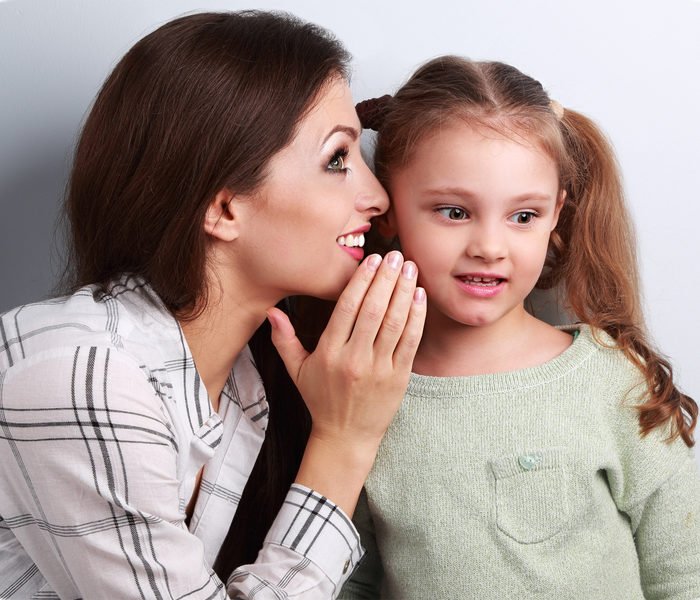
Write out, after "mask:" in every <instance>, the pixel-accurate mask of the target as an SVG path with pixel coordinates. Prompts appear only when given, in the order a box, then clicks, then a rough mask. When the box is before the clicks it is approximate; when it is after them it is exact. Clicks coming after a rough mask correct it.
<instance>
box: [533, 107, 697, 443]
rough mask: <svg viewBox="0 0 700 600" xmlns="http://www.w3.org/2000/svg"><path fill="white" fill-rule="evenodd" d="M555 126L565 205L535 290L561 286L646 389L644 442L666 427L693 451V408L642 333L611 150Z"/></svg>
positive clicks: (576, 125)
mask: <svg viewBox="0 0 700 600" xmlns="http://www.w3.org/2000/svg"><path fill="white" fill-rule="evenodd" d="M560 125H561V129H562V133H563V137H564V144H565V147H566V154H567V155H568V160H570V165H565V166H564V169H563V170H562V171H563V173H562V174H563V181H562V184H563V187H564V189H565V190H566V194H567V197H566V200H565V203H564V208H563V209H562V213H561V216H560V220H559V225H558V226H557V228H556V230H555V232H554V233H553V235H552V240H551V256H550V260H549V261H548V266H549V269H548V270H547V272H546V275H545V277H544V278H543V280H542V281H541V282H540V283H541V284H544V287H548V286H550V285H553V284H556V283H558V282H560V281H561V282H562V283H563V286H564V289H565V296H566V299H567V302H568V305H569V308H570V309H571V311H572V312H573V313H574V314H575V315H576V316H577V317H578V318H579V319H580V320H582V321H584V322H586V323H589V324H590V325H592V326H594V327H597V328H600V329H602V330H603V331H605V332H606V333H608V335H610V336H611V337H612V338H614V339H615V341H616V342H617V345H618V347H619V348H620V349H621V350H622V351H623V352H624V353H625V354H626V355H627V357H628V358H629V359H630V360H631V361H632V362H633V363H634V364H635V365H637V367H638V368H639V369H640V371H641V372H642V374H643V375H644V378H645V379H646V383H647V386H648V389H649V397H648V399H647V401H646V402H644V403H643V404H641V405H640V406H638V407H637V408H638V411H639V424H640V429H641V433H642V435H645V434H647V433H649V432H650V431H651V430H652V429H654V428H656V427H660V426H663V425H664V424H666V423H668V424H669V425H670V439H674V438H676V437H678V436H680V437H681V438H682V439H683V441H684V442H685V443H686V444H687V445H688V446H689V447H691V446H693V445H694V440H693V429H694V427H695V424H696V422H697V417H698V407H697V404H696V403H695V402H694V401H693V399H692V398H690V397H689V396H686V395H684V394H682V393H681V392H680V391H679V390H678V389H677V388H676V387H675V385H674V383H673V370H672V368H671V365H670V364H669V362H668V361H667V360H666V359H665V358H663V357H662V356H661V355H660V354H659V353H658V352H657V351H656V350H655V349H654V347H653V346H652V344H651V343H650V342H649V340H648V334H647V332H646V331H645V327H644V319H643V315H642V309H641V303H640V294H639V274H638V269H637V259H636V255H635V240H634V234H633V232H632V229H631V227H630V223H631V219H630V217H629V214H628V212H627V208H626V206H625V201H624V195H623V191H622V182H621V179H620V174H619V168H618V165H617V162H616V160H615V157H614V153H613V151H612V148H611V147H610V144H609V143H608V141H607V140H606V139H605V136H604V135H603V134H602V133H601V131H600V130H599V129H598V127H597V126H596V125H595V124H594V123H593V122H592V121H591V120H590V119H588V118H587V117H585V116H583V115H581V114H579V113H577V112H574V111H571V110H565V111H564V114H563V115H562V118H561V120H560ZM567 167H568V168H567ZM567 171H568V172H569V174H568V175H567Z"/></svg>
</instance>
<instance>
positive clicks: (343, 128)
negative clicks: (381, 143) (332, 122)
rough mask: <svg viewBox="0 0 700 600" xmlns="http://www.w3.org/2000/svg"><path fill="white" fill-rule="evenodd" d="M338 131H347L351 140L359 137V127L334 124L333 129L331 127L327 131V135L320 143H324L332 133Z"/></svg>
mask: <svg viewBox="0 0 700 600" xmlns="http://www.w3.org/2000/svg"><path fill="white" fill-rule="evenodd" d="M339 131H341V132H343V133H347V134H348V135H349V136H350V137H351V138H352V139H353V141H355V140H356V139H357V138H359V137H360V130H359V129H356V128H355V127H350V126H349V125H336V126H335V127H334V128H333V129H331V130H330V131H329V132H328V135H327V136H326V137H325V138H323V143H322V145H323V144H325V143H326V142H327V141H328V140H329V138H330V137H331V136H332V135H333V134H334V133H338V132H339Z"/></svg>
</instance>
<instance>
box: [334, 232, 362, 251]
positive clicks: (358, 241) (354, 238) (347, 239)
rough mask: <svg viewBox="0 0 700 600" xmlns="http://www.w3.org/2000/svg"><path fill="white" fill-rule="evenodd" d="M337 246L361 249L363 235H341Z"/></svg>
mask: <svg viewBox="0 0 700 600" xmlns="http://www.w3.org/2000/svg"><path fill="white" fill-rule="evenodd" d="M338 245H340V246H348V247H349V248H362V247H363V246H364V245H365V235H364V234H363V233H361V234H360V235H352V234H348V235H341V236H340V237H339V238H338Z"/></svg>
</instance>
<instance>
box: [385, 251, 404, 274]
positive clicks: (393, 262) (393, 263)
mask: <svg viewBox="0 0 700 600" xmlns="http://www.w3.org/2000/svg"><path fill="white" fill-rule="evenodd" d="M386 264H388V265H389V266H390V267H391V268H392V269H394V270H396V269H398V268H399V265H400V264H401V253H400V252H396V251H392V252H389V254H388V255H387V257H386Z"/></svg>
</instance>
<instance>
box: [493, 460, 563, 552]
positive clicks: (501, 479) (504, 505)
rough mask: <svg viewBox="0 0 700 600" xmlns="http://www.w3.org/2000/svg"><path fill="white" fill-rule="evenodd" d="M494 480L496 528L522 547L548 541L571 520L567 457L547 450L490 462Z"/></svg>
mask: <svg viewBox="0 0 700 600" xmlns="http://www.w3.org/2000/svg"><path fill="white" fill-rule="evenodd" d="M490 466H491V471H492V472H493V475H494V477H495V483H496V486H495V502H496V524H497V526H498V528H499V529H500V530H501V531H502V532H503V533H505V534H506V535H507V536H509V537H511V538H513V539H514V540H516V541H518V542H520V543H521V544H536V543H538V542H543V541H544V540H546V539H549V538H551V537H552V536H554V535H555V534H557V533H558V532H559V531H561V530H562V528H563V527H564V526H565V525H566V523H567V522H568V521H569V517H570V510H571V509H570V505H571V502H570V498H569V495H570V492H569V489H570V485H569V473H568V470H567V461H566V453H565V450H564V449H563V448H548V449H545V450H537V451H532V452H522V453H519V454H513V455H509V456H504V457H501V458H498V459H495V460H492V461H491V462H490Z"/></svg>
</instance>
